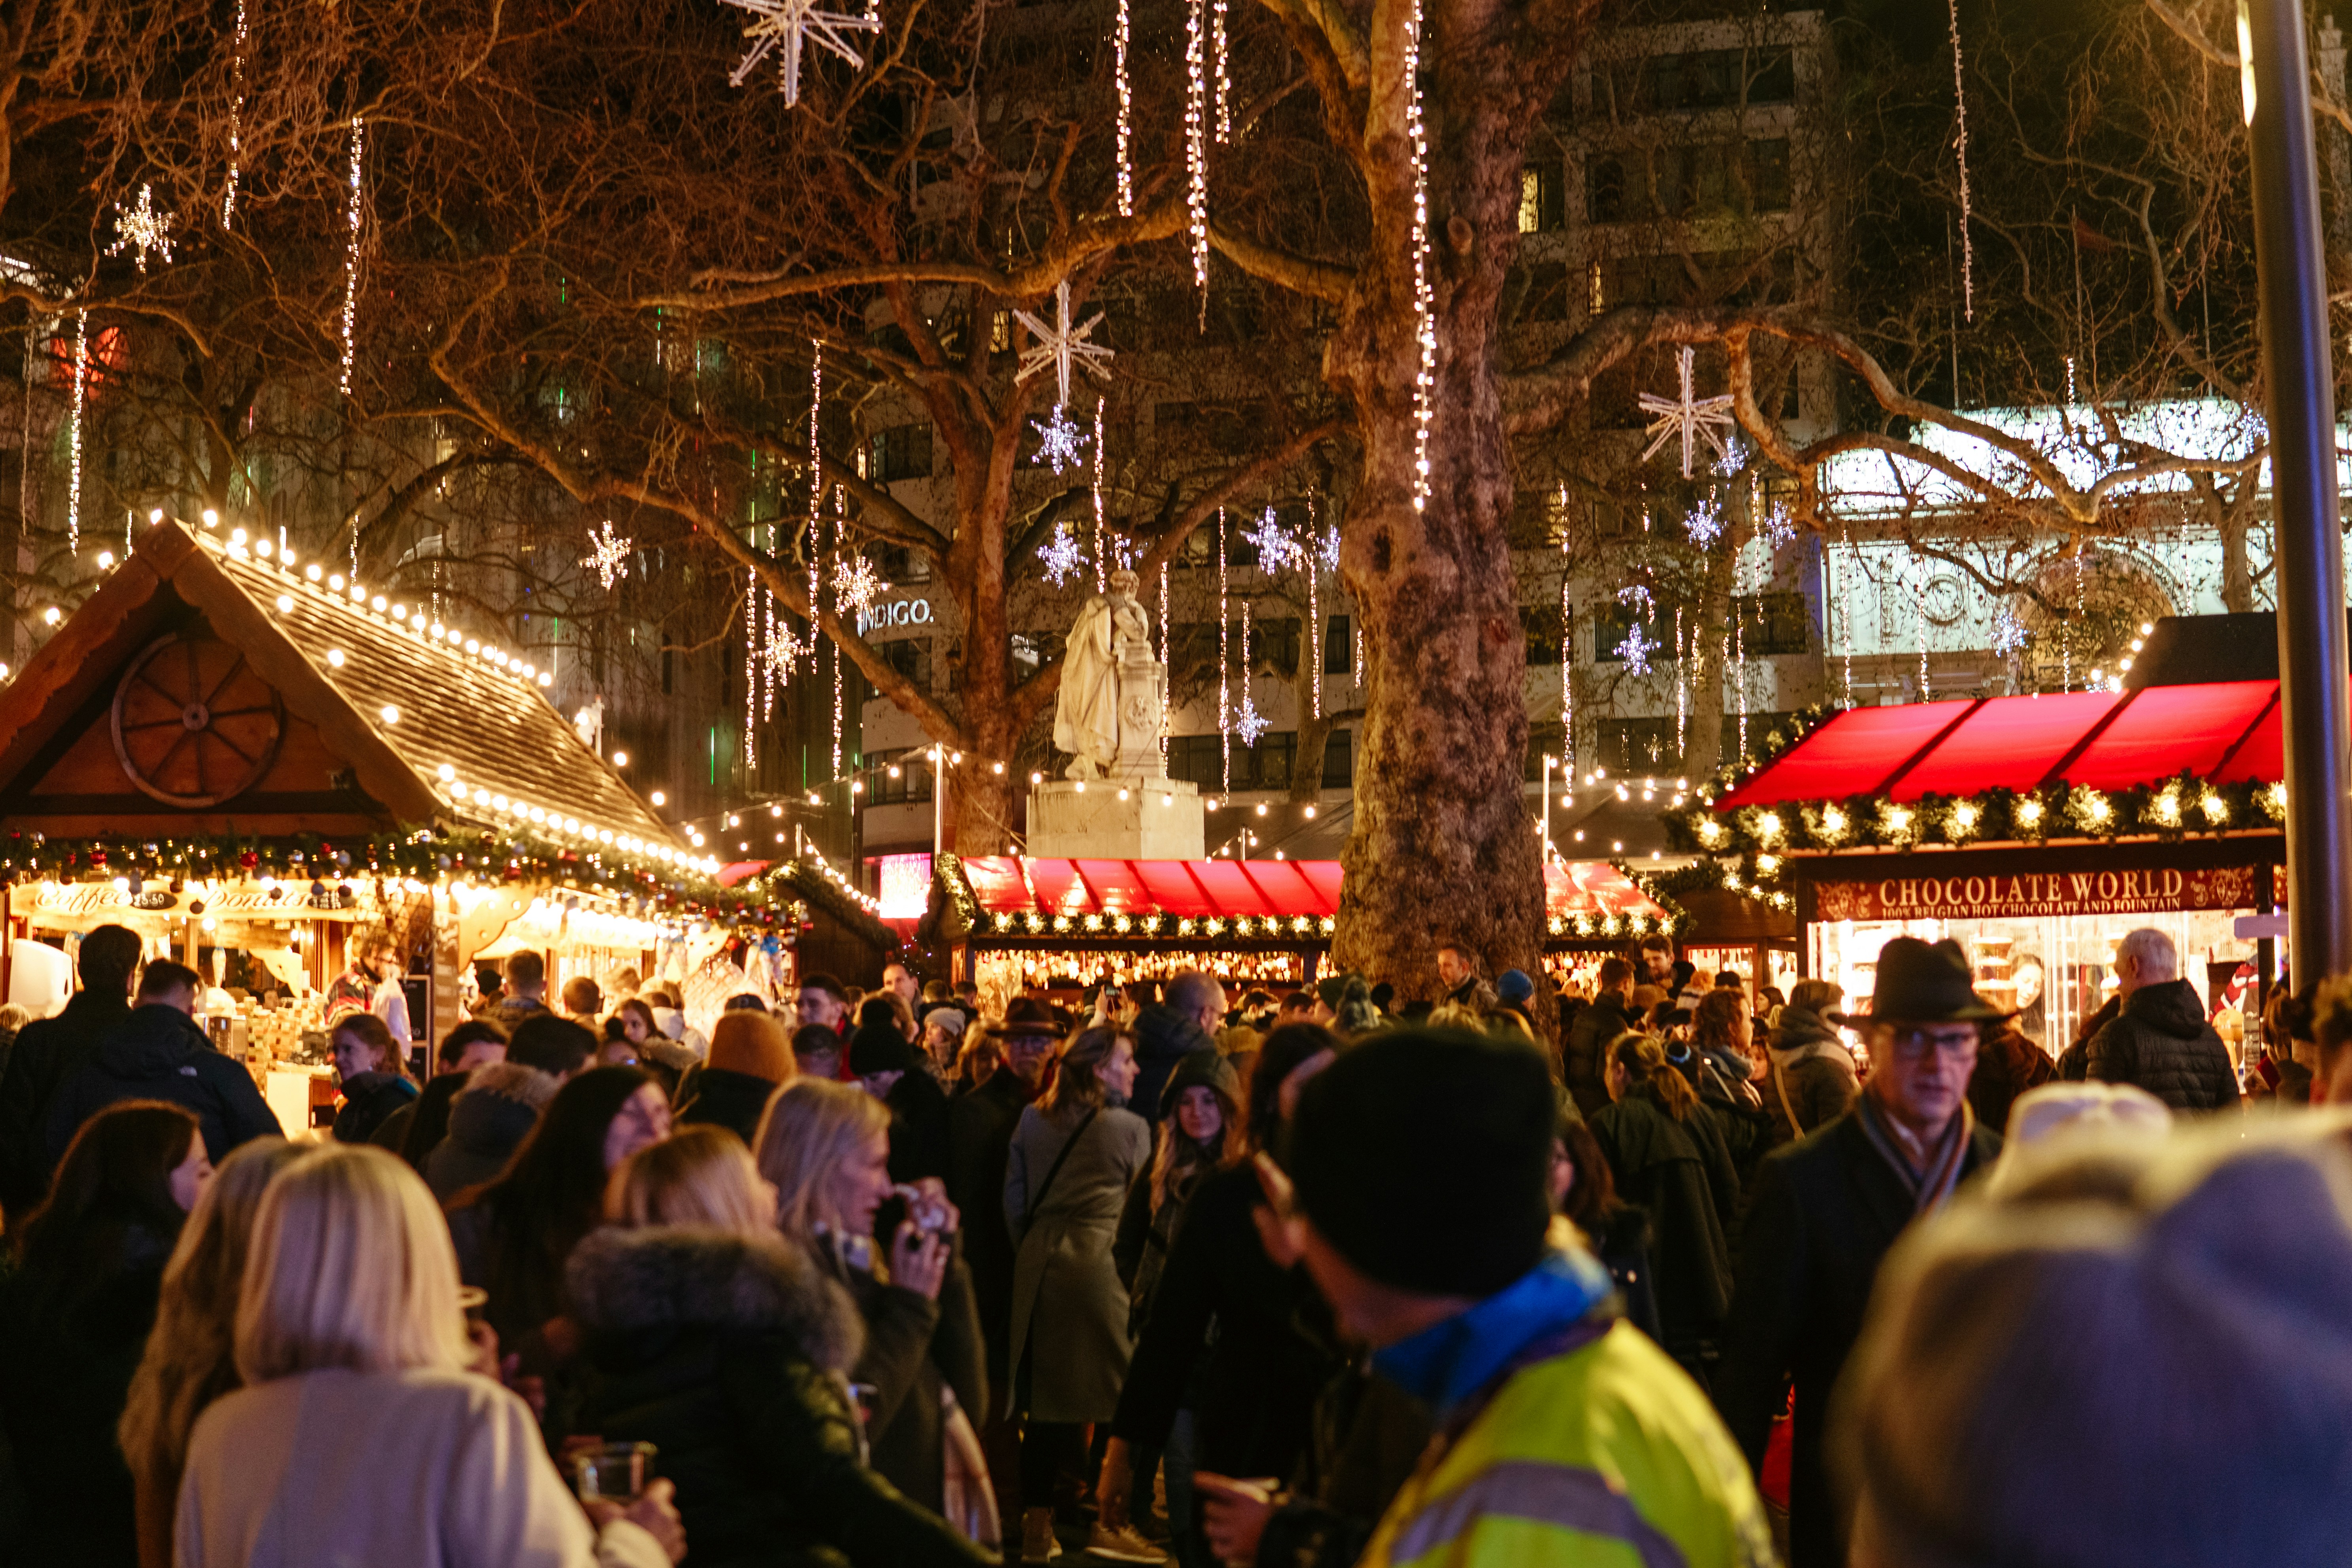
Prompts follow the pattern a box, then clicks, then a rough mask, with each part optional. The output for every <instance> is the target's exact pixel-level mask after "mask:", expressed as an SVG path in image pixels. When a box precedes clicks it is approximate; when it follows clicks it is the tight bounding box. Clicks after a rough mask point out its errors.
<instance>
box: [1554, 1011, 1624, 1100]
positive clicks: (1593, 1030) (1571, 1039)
mask: <svg viewBox="0 0 2352 1568" xmlns="http://www.w3.org/2000/svg"><path fill="white" fill-rule="evenodd" d="M1633 1027H1634V1023H1633V1014H1632V1013H1630V1012H1628V1011H1626V1009H1625V1001H1624V998H1623V997H1622V995H1619V994H1614V993H1608V994H1602V995H1600V996H1596V997H1594V998H1593V999H1592V1002H1591V1005H1589V1006H1586V1007H1583V1008H1580V1009H1579V1010H1578V1012H1577V1015H1576V1020H1575V1022H1573V1023H1571V1024H1570V1025H1569V1026H1568V1049H1567V1050H1566V1052H1564V1053H1563V1054H1564V1056H1565V1057H1566V1058H1567V1059H1566V1060H1565V1061H1564V1062H1563V1063H1562V1064H1561V1068H1562V1070H1563V1071H1564V1072H1565V1073H1566V1075H1567V1078H1568V1092H1569V1094H1570V1096H1572V1097H1573V1098H1574V1099H1575V1100H1576V1109H1577V1110H1580V1111H1581V1112H1582V1113H1583V1115H1584V1119H1585V1120H1586V1121H1591V1120H1592V1117H1593V1113H1594V1112H1596V1111H1598V1110H1601V1107H1602V1106H1605V1105H1607V1104H1608V1103H1609V1085H1608V1082H1607V1078H1608V1063H1607V1062H1605V1061H1603V1060H1602V1059H1601V1058H1603V1057H1605V1056H1606V1055H1607V1054H1608V1051H1609V1042H1610V1041H1612V1040H1613V1039H1615V1038H1616V1037H1618V1036H1620V1035H1622V1034H1623V1033H1624V1032H1625V1031H1626V1030H1628V1029H1631V1028H1633Z"/></svg>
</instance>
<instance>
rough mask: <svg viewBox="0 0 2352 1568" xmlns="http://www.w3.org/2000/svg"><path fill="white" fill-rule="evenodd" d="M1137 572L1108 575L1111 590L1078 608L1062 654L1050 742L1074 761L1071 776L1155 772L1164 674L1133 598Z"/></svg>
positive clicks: (1158, 771) (1068, 772)
mask: <svg viewBox="0 0 2352 1568" xmlns="http://www.w3.org/2000/svg"><path fill="white" fill-rule="evenodd" d="M1136 581H1137V579H1136V575H1135V574H1134V573H1132V572H1129V571H1127V570H1125V569H1124V568H1122V569H1121V570H1119V571H1117V572H1114V573H1112V574H1110V592H1109V593H1108V594H1097V595H1094V596H1093V597H1092V598H1090V599H1088V600H1087V603H1086V607H1085V608H1084V609H1082V610H1080V611H1079V612H1078V619H1077V624H1076V626H1072V627H1071V628H1070V640H1069V646H1068V648H1067V651H1066V652H1065V653H1064V655H1063V657H1062V690H1061V698H1060V701H1059V703H1058V704H1057V706H1056V707H1055V710H1054V745H1055V749H1057V750H1059V751H1064V752H1069V753H1070V756H1071V758H1072V759H1073V760H1072V761H1071V763H1070V765H1069V767H1068V768H1067V769H1066V776H1067V777H1069V778H1074V779H1092V778H1101V777H1103V776H1105V775H1106V774H1109V775H1114V776H1117V777H1121V778H1127V777H1159V776H1161V774H1162V772H1163V768H1162V763H1161V759H1160V712H1161V709H1162V705H1163V703H1164V701H1165V696H1166V689H1167V672H1166V671H1165V670H1164V669H1163V668H1161V667H1160V661H1159V660H1158V659H1155V658H1152V657H1151V623H1150V620H1149V619H1148V618H1147V617H1146V616H1145V615H1144V611H1143V605H1141V604H1140V603H1139V601H1138V600H1137V599H1136V596H1135V588H1136Z"/></svg>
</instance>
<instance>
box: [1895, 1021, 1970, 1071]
mask: <svg viewBox="0 0 2352 1568" xmlns="http://www.w3.org/2000/svg"><path fill="white" fill-rule="evenodd" d="M1978 1041H1979V1035H1978V1033H1977V1026H1975V1025H1974V1024H1948V1025H1944V1026H1938V1027H1933V1028H1924V1029H1897V1030H1895V1032H1894V1033H1893V1035H1892V1036H1891V1037H1889V1039H1888V1041H1887V1043H1888V1045H1890V1046H1891V1047H1893V1048H1894V1051H1895V1055H1896V1056H1898V1057H1901V1058H1903V1059H1904V1060H1905V1061H1912V1062H1916V1061H1925V1060H1926V1059H1927V1058H1928V1057H1930V1056H1932V1055H1935V1054H1937V1053H1941V1054H1942V1055H1944V1056H1945V1057H1948V1058H1953V1059H1955V1060H1957V1059H1958V1058H1962V1057H1972V1056H1974V1055H1976V1054H1977V1045H1978Z"/></svg>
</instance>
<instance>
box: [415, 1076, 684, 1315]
mask: <svg viewBox="0 0 2352 1568" xmlns="http://www.w3.org/2000/svg"><path fill="white" fill-rule="evenodd" d="M668 1133H669V1101H668V1100H667V1098H665V1097H664V1095H663V1094H662V1091H661V1089H660V1087H659V1086H658V1085H656V1083H655V1082H654V1081H653V1079H649V1078H647V1077H646V1075H645V1074H644V1073H642V1072H640V1071H638V1070H637V1069H636V1068H618V1067H615V1068H589V1069H588V1070H587V1071H585V1072H583V1073H582V1074H581V1075H580V1076H579V1077H577V1078H575V1079H572V1081H571V1082H569V1083H567V1084H565V1085H564V1086H563V1087H562V1089H559V1090H557V1091H556V1096H555V1098H554V1099H553V1100H550V1101H549V1102H548V1106H547V1110H545V1111H544V1112H543V1113H542V1114H541V1116H540V1119H539V1123H538V1125H537V1126H535V1127H533V1128H532V1129H531V1130H530V1134H529V1135H528V1136H527V1137H525V1138H524V1139H523V1141H522V1142H521V1144H520V1146H519V1147H518V1148H517V1149H516V1150H515V1152H514V1157H513V1158H512V1159H510V1160H509V1161H508V1162H507V1168H506V1169H505V1170H504V1171H502V1172H500V1173H499V1174H498V1175H497V1176H496V1177H494V1178H492V1179H491V1180H489V1181H488V1182H485V1183H483V1184H481V1185H480V1186H478V1187H473V1188H469V1189H468V1190H467V1191H466V1192H463V1193H460V1194H457V1198H456V1200H455V1201H454V1202H452V1203H451V1205H449V1234H450V1237H451V1239H452V1240H453V1241H454V1242H455V1243H456V1245H457V1265H458V1273H459V1275H460V1277H461V1278H462V1279H464V1280H465V1282H466V1283H467V1284H468V1285H478V1286H479V1287H481V1288H482V1289H484V1290H487V1291H488V1292H489V1302H488V1306H487V1307H486V1308H485V1309H484V1310H483V1316H484V1317H485V1318H486V1319H487V1320H488V1322H489V1325H490V1327H492V1328H493V1329H496V1330H497V1331H498V1333H499V1344H500V1345H501V1346H504V1347H506V1348H507V1349H509V1350H513V1349H517V1348H519V1347H520V1346H521V1345H522V1342H524V1340H525V1339H527V1338H528V1337H529V1336H530V1335H531V1334H533V1333H535V1332H537V1331H540V1330H541V1329H543V1328H544V1327H545V1326H546V1325H547V1324H548V1323H550V1322H551V1321H554V1320H555V1319H556V1318H558V1317H560V1316H561V1315H562V1311H563V1265H564V1260H565V1259H566V1258H570V1257H571V1256H572V1248H573V1247H576V1246H578V1245H579V1243H580V1239H581V1237H584V1236H586V1235H587V1234H588V1233H589V1232H590V1231H591V1230H593V1229H594V1228H595V1227H596V1226H597V1224H598V1223H599V1221H601V1220H602V1219H603V1217H604V1184H605V1182H606V1180H607V1178H608V1177H609V1176H610V1174H611V1173H612V1171H613V1168H614V1166H616V1165H618V1164H619V1163H621V1162H622V1161H624V1160H625V1159H627V1158H628V1157H629V1156H630V1155H631V1154H634V1153H635V1152H637V1151H638V1150H639V1149H642V1148H644V1147H645V1146H646V1144H648V1143H655V1142H660V1141H661V1140H662V1139H663V1138H665V1137H667V1135H668Z"/></svg>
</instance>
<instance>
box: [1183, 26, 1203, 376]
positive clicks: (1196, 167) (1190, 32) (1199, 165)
mask: <svg viewBox="0 0 2352 1568" xmlns="http://www.w3.org/2000/svg"><path fill="white" fill-rule="evenodd" d="M1207 6H1208V0H1192V3H1191V5H1188V6H1187V7H1186V9H1185V15H1184V174H1185V179H1186V181H1187V184H1186V190H1185V198H1184V205H1185V211H1186V215H1187V220H1188V226H1189V228H1190V230H1191V235H1192V287H1193V289H1195V290H1197V291H1198V292H1199V294H1200V297H1201V316H1200V321H1201V326H1202V330H1204V331H1205V330H1206V329H1207V327H1208V324H1209V64H1208V57H1207V48H1208V40H1207V38H1206V37H1205V36H1204V35H1205V33H1206V32H1207V26H1208V17H1207V15H1206V11H1207Z"/></svg>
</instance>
